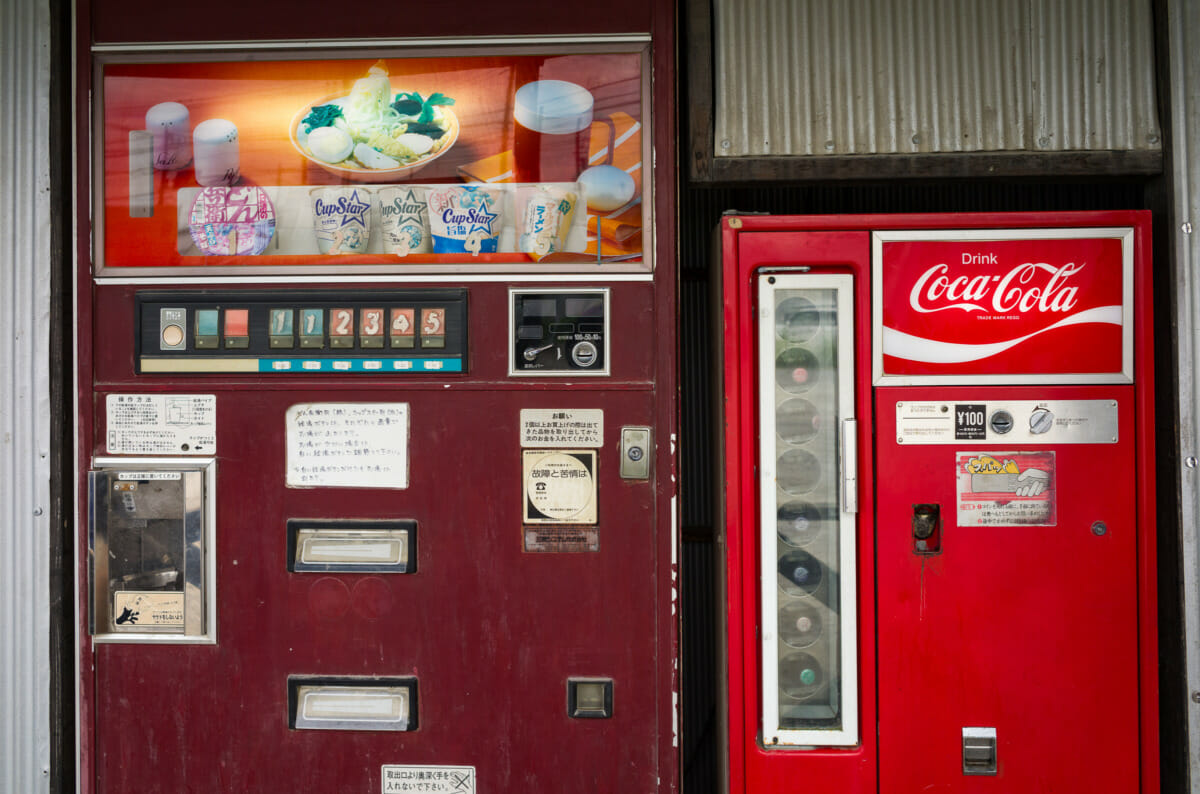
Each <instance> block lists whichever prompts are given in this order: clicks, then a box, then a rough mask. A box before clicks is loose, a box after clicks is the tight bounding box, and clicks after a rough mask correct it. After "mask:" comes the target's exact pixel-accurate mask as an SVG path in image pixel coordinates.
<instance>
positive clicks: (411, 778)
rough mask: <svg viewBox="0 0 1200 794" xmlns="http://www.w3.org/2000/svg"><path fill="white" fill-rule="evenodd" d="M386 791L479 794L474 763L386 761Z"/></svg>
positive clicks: (397, 793)
mask: <svg viewBox="0 0 1200 794" xmlns="http://www.w3.org/2000/svg"><path fill="white" fill-rule="evenodd" d="M380 778H381V779H382V788H381V789H380V790H381V791H382V792H383V794H414V793H415V794H475V767H473V766H399V765H393V764H385V765H384V766H383V770H382V773H381V774H380Z"/></svg>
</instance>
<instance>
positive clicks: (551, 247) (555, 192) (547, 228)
mask: <svg viewBox="0 0 1200 794" xmlns="http://www.w3.org/2000/svg"><path fill="white" fill-rule="evenodd" d="M577 201H578V196H577V195H576V194H575V193H572V192H571V191H569V190H566V189H565V188H562V187H559V186H557V185H524V186H521V187H518V188H517V207H518V210H517V212H518V214H519V217H520V219H521V221H520V225H519V226H518V227H517V250H519V251H521V252H522V253H526V254H529V256H530V258H531V259H533V260H534V261H535V262H538V261H541V259H542V258H543V257H546V256H549V255H550V254H553V253H555V252H558V251H562V250H563V249H564V243H565V241H566V237H567V231H568V230H569V229H570V228H571V217H572V216H573V215H574V214H575V204H576V203H577Z"/></svg>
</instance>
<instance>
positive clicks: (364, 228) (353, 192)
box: [309, 185, 371, 254]
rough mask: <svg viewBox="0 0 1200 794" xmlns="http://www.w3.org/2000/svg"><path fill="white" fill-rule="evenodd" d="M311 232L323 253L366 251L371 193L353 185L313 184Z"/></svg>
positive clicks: (368, 237) (369, 236) (369, 238)
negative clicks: (330, 185)
mask: <svg viewBox="0 0 1200 794" xmlns="http://www.w3.org/2000/svg"><path fill="white" fill-rule="evenodd" d="M309 195H310V196H311V197H312V210H313V231H314V232H315V234H316V237H317V247H318V248H319V249H320V251H321V253H322V254H365V253H366V252H367V244H368V243H369V242H370V240H371V195H370V193H369V192H368V191H367V190H366V188H362V187H356V186H345V185H343V186H336V187H315V188H312V189H311V190H310V191H309Z"/></svg>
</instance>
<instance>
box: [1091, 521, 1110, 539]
mask: <svg viewBox="0 0 1200 794" xmlns="http://www.w3.org/2000/svg"><path fill="white" fill-rule="evenodd" d="M1107 533H1108V525H1107V524H1105V523H1104V522H1103V521H1095V522H1093V523H1092V534H1093V535H1095V536H1096V537H1100V536H1101V535H1105V534H1107Z"/></svg>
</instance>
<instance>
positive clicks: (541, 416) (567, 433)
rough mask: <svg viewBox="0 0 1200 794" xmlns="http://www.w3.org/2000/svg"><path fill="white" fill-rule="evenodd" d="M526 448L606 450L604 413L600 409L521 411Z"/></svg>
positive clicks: (522, 437)
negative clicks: (591, 448)
mask: <svg viewBox="0 0 1200 794" xmlns="http://www.w3.org/2000/svg"><path fill="white" fill-rule="evenodd" d="M521 446H522V447H529V448H532V447H543V448H546V447H551V448H552V447H558V448H560V449H561V448H562V447H585V448H588V447H595V448H599V447H602V446H604V411H602V410H600V409H574V410H567V409H554V410H543V409H540V408H522V409H521Z"/></svg>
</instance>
